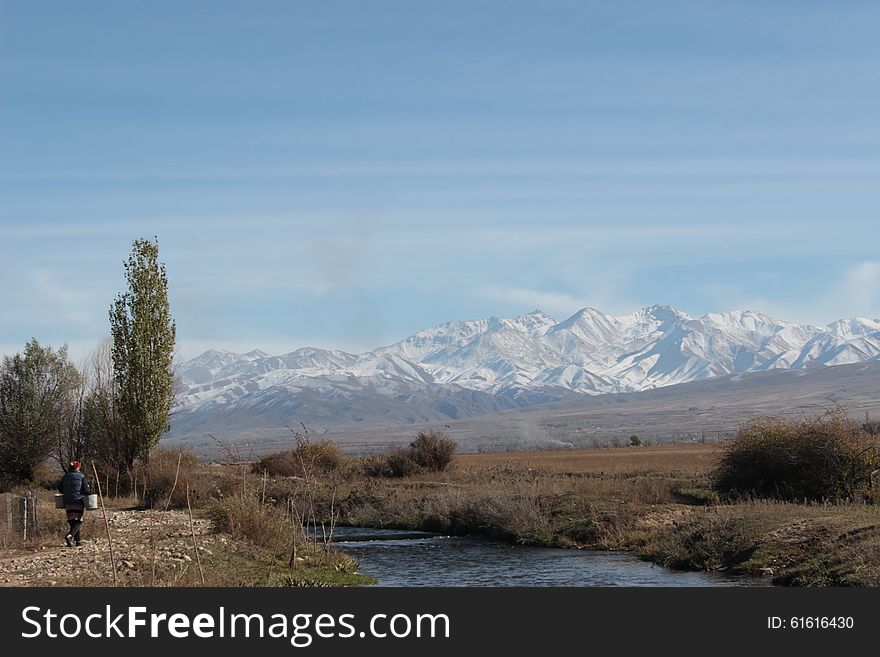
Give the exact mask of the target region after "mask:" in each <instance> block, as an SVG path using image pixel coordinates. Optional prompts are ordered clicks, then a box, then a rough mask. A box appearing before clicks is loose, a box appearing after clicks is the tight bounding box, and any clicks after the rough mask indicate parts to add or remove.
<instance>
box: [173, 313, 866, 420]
mask: <svg viewBox="0 0 880 657" xmlns="http://www.w3.org/2000/svg"><path fill="white" fill-rule="evenodd" d="M867 360H880V320H877V319H862V318H856V319H850V320H840V321H837V322H834V323H832V324H829V325H828V326H824V327H816V326H802V325H797V324H792V323H789V322H784V321H780V320H777V319H774V318H772V317H768V316H767V315H764V314H761V313H757V312H751V311H733V312H727V313H709V314H707V315H703V316H702V317H692V316H690V315H688V314H686V313H684V312H682V311H681V310H679V309H677V308H674V307H671V306H651V307H648V308H643V309H641V310H638V311H636V312H633V313H631V314H628V315H618V316H615V315H608V314H605V313H602V312H601V311H599V310H596V309H595V308H584V309H583V310H580V311H578V312H576V313H575V314H574V315H572V316H571V317H569V318H567V319H565V320H564V321H561V322H557V321H556V320H555V319H553V318H551V317H549V316H548V315H546V314H544V313H542V312H540V311H537V310H536V311H534V312H531V313H528V314H525V315H520V316H519V317H514V318H512V319H500V318H497V317H491V318H488V319H479V320H472V321H452V322H446V323H445V324H440V325H439V326H435V327H432V328H429V329H425V330H422V331H419V332H418V333H415V334H413V335H411V336H409V337H407V338H405V339H403V340H401V341H400V342H397V343H395V344H392V345H389V346H385V347H381V348H377V349H375V350H373V351H369V352H366V353H363V354H349V353H346V352H343V351H337V350H326V349H316V348H308V347H306V348H301V349H297V350H296V351H293V352H291V353H288V354H284V355H281V356H272V355H269V354H266V353H264V352H261V351H251V352H249V353H247V354H235V353H231V352H227V351H222V350H211V351H207V352H205V353H204V354H202V355H200V356H198V357H197V358H194V359H193V360H190V361H188V362H186V363H184V364H183V365H182V366H181V367H180V369H179V372H178V378H179V381H180V385H179V390H178V392H179V397H178V398H179V401H180V410H179V414H178V415H179V418H178V420H177V422H178V423H183V424H185V423H186V422H188V421H189V420H191V419H192V418H189V419H187V414H192V413H201V412H214V411H220V410H222V411H223V413H224V414H225V415H227V416H230V415H231V414H233V413H234V411H235V410H236V409H244V408H247V409H249V413H254V412H257V413H261V414H269V415H274V414H278V415H279V416H281V415H285V413H287V414H288V415H289V414H291V413H293V412H294V411H295V410H297V411H299V412H302V411H303V408H304V405H303V402H304V401H305V400H306V399H308V400H310V401H309V404H310V405H311V406H310V407H311V408H313V409H314V408H317V406H316V405H318V406H321V408H322V409H323V410H322V411H321V413H320V415H321V416H328V417H329V416H332V415H334V413H335V414H336V415H338V416H345V413H349V415H350V416H351V418H350V419H351V421H352V422H358V421H360V420H359V419H358V418H359V417H360V415H359V414H358V413H356V412H355V411H354V410H352V409H355V408H358V407H359V404H360V403H362V402H363V400H364V399H366V398H367V397H368V398H369V399H370V402H369V403H365V402H364V403H365V405H366V406H369V407H370V408H372V409H373V410H375V409H376V408H380V409H383V410H381V412H382V413H385V414H388V415H389V416H394V417H397V416H400V417H401V418H404V419H406V418H409V415H408V413H410V410H412V409H420V410H418V411H416V412H415V415H414V416H413V417H412V418H410V420H411V421H418V420H430V421H434V420H437V419H442V418H443V417H458V416H461V415H468V414H472V413H475V414H479V413H482V412H489V411H491V410H499V409H501V408H505V407H510V406H511V405H516V406H518V405H524V404H531V403H535V402H541V401H553V400H559V399H565V398H568V397H570V396H572V395H576V394H589V395H595V394H603V393H614V392H633V391H639V390H647V389H652V388H657V387H661V386H669V385H674V384H678V383H685V382H689V381H695V380H699V379H705V378H708V377H714V376H721V375H725V374H733V373H741V372H758V371H765V370H771V369H800V368H805V367H808V366H816V365H838V364H847V363H854V362H860V361H867ZM417 400H418V402H419V403H416V401H417ZM426 400H428V401H427V402H426ZM377 404H378V406H377ZM273 409H274V410H273ZM407 409H410V410H407ZM346 417H347V416H346ZM337 419H338V418H337ZM361 419H362V418H361Z"/></svg>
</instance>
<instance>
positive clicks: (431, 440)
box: [407, 431, 456, 472]
mask: <svg viewBox="0 0 880 657" xmlns="http://www.w3.org/2000/svg"><path fill="white" fill-rule="evenodd" d="M455 447H456V445H455V441H454V440H451V439H450V438H448V437H447V436H446V435H445V434H443V433H441V432H439V431H419V432H418V433H417V434H416V437H415V440H413V441H412V442H411V443H410V444H409V448H408V450H407V451H408V452H409V456H410V458H411V459H412V460H413V461H415V463H417V464H418V465H419V466H421V467H423V468H424V469H425V470H428V471H430V472H441V471H443V470H445V469H446V467H447V466H448V465H449V464H450V462H451V461H452V456H453V455H454V454H455Z"/></svg>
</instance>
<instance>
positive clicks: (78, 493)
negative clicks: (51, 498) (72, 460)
mask: <svg viewBox="0 0 880 657" xmlns="http://www.w3.org/2000/svg"><path fill="white" fill-rule="evenodd" d="M58 492H59V493H64V504H82V501H83V497H85V496H86V495H91V494H92V489H91V488H89V482H87V481H86V478H85V475H83V473H82V472H79V471H78V470H71V471H70V472H68V473H67V474H66V475H64V476H63V477H61V483H59V484H58Z"/></svg>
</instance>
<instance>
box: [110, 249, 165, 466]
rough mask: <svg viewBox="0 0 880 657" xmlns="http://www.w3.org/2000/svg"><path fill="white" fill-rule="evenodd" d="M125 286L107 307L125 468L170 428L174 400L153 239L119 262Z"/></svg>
mask: <svg viewBox="0 0 880 657" xmlns="http://www.w3.org/2000/svg"><path fill="white" fill-rule="evenodd" d="M125 278H126V282H127V283H128V290H127V291H126V292H123V293H121V294H119V295H117V297H116V299H115V300H114V302H113V305H112V306H111V307H110V332H111V335H112V338H113V346H112V358H113V374H114V379H115V381H116V386H117V389H118V391H117V394H118V405H119V414H120V416H121V418H122V420H123V425H124V429H123V430H124V432H125V437H124V438H125V440H124V442H123V445H122V447H123V449H122V450H120V451H121V453H120V458H121V459H122V460H123V462H124V465H125V466H127V467H128V468H129V469H130V468H131V466H132V464H133V463H134V461H135V459H137V458H140V459H142V460H144V461H146V460H148V459H149V455H150V450H151V449H152V448H153V447H154V446H155V445H156V443H158V442H159V438H161V437H162V434H164V433H165V432H167V431H168V429H169V428H170V424H169V417H170V414H171V405H172V402H173V400H174V376H173V371H172V358H173V355H174V338H175V334H176V327H175V324H174V320H173V319H172V317H171V310H170V307H169V304H168V276H167V274H166V272H165V265H164V264H163V263H160V262H159V244H158V241H157V240H156V239H155V238H154V239H153V240H152V241H151V240H147V239H142V238H141V239H136V240H135V241H134V242H133V243H132V246H131V254H130V255H129V257H128V261H127V262H126V263H125Z"/></svg>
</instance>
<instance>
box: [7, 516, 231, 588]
mask: <svg viewBox="0 0 880 657" xmlns="http://www.w3.org/2000/svg"><path fill="white" fill-rule="evenodd" d="M107 514H108V522H109V525H110V534H111V536H112V539H113V554H114V558H115V561H116V571H117V578H118V579H119V581H120V582H127V583H135V582H136V583H149V582H150V581H151V580H152V579H153V578H154V575H153V573H154V570H155V572H160V573H162V575H163V577H162V580H163V581H167V579H166V578H167V576H168V575H169V574H171V575H172V581H173V579H174V576H175V574H176V575H177V577H178V579H181V580H182V579H183V578H186V577H191V576H192V574H193V571H197V568H198V566H197V563H196V561H195V552H194V549H193V539H192V533H191V530H190V522H189V516H188V515H187V514H186V513H184V512H180V511H167V512H155V513H152V512H148V511H132V510H108V511H107ZM193 529H194V530H195V534H196V542H197V544H198V546H199V549H200V551H201V553H200V556H201V558H202V559H203V560H204V559H206V558H210V556H211V555H213V553H214V551H215V550H217V549H222V547H223V544H224V543H225V542H226V541H227V540H228V539H227V538H225V537H223V536H218V535H216V534H213V533H212V532H211V522H210V521H208V520H204V519H198V518H197V519H195V521H194V523H193ZM82 537H83V544H82V547H78V548H76V547H75V548H68V547H67V546H66V545H65V543H64V537H63V535H62V534H61V533H60V532H59V535H58V537H57V541H53V540H52V537H47V536H44V537H43V538H42V540H41V541H40V544H39V545H32V546H27V547H22V548H17V549H6V550H3V551H2V552H0V586H63V585H84V584H93V585H103V584H108V583H112V581H113V568H112V565H111V559H110V547H109V544H108V541H107V534H106V529H105V526H104V521H103V519H102V516H101V512H100V511H96V512H92V513H89V514H88V515H87V516H86V522H85V524H84V525H83V529H82ZM53 543H54V544H53ZM154 564H155V569H154Z"/></svg>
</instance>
